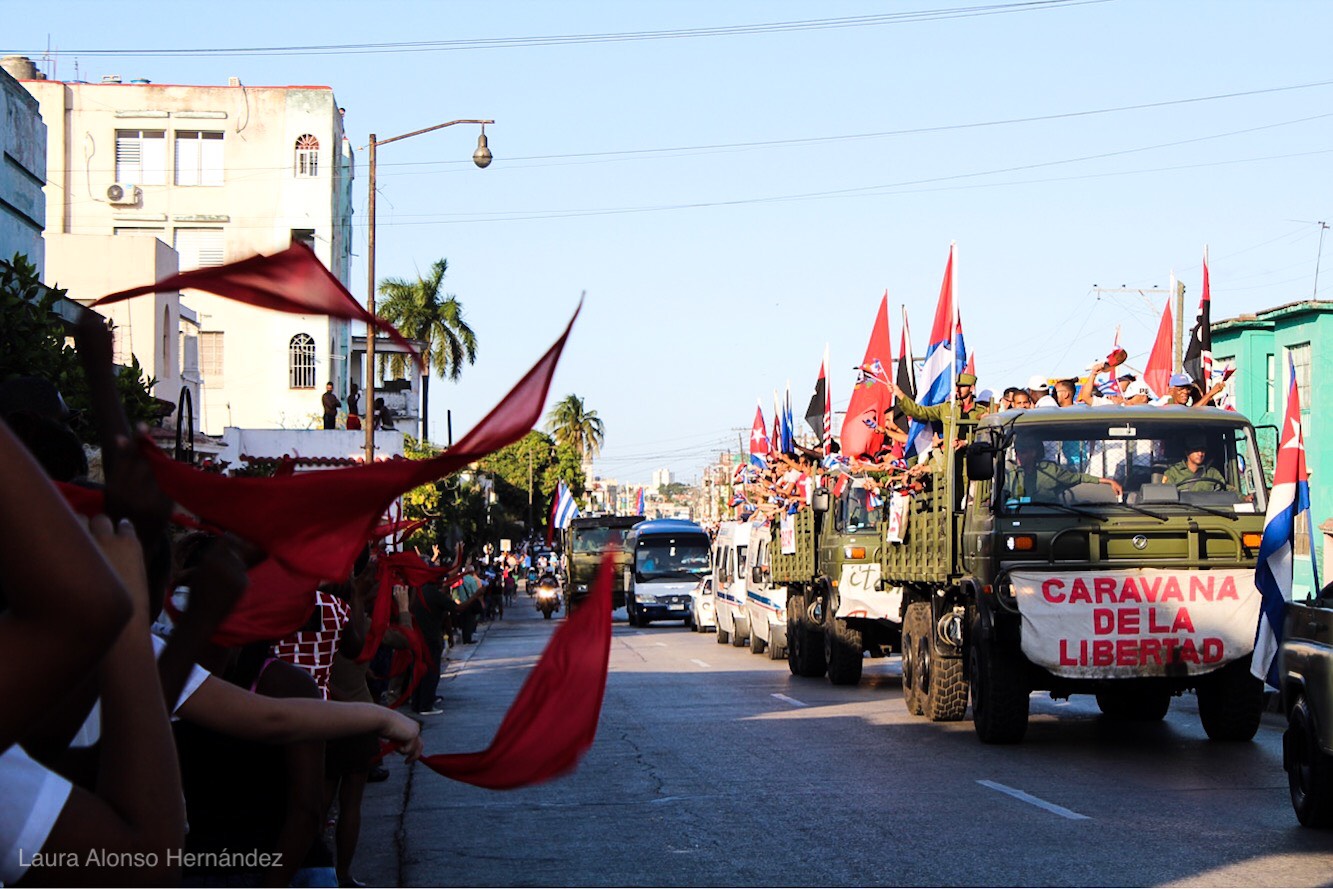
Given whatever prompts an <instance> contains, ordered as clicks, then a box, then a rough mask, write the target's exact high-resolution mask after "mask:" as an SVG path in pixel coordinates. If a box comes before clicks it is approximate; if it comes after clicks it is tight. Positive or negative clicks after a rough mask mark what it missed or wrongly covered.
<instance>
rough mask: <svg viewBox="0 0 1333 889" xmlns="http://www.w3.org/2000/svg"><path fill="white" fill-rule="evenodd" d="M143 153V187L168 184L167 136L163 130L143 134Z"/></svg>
mask: <svg viewBox="0 0 1333 889" xmlns="http://www.w3.org/2000/svg"><path fill="white" fill-rule="evenodd" d="M140 144H141V145H142V148H141V152H142V155H143V173H142V175H143V178H142V180H140V182H141V184H143V185H166V184H167V134H166V133H165V132H163V131H162V130H152V131H148V132H145V133H144V134H143V140H142V142H141V143H140Z"/></svg>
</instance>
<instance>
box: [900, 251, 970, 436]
mask: <svg viewBox="0 0 1333 889" xmlns="http://www.w3.org/2000/svg"><path fill="white" fill-rule="evenodd" d="M953 260H954V247H953V245H952V244H950V245H949V262H948V264H947V265H946V266H945V267H944V283H942V284H941V285H940V299H939V302H938V303H936V305H935V323H934V324H933V325H932V326H931V328H930V345H928V346H926V362H925V366H924V367H923V368H922V369H921V378H920V384H921V387H922V389H921V396H920V398H919V399H918V400H917V404H920V405H922V406H923V407H930V406H932V405H936V404H944V403H945V402H946V401H948V400H949V399H950V397H952V395H953V381H954V378H955V376H956V375H957V370H956V365H955V363H954V332H955V321H956V319H957V315H956V313H955V309H954V293H953ZM959 342H960V343H961V337H959ZM930 440H931V425H930V424H929V423H921V422H918V421H917V420H913V421H912V425H911V428H910V429H909V430H908V432H907V451H906V453H907V454H908V455H911V454H917V455H923V454H925V453H926V452H927V451H929V450H930Z"/></svg>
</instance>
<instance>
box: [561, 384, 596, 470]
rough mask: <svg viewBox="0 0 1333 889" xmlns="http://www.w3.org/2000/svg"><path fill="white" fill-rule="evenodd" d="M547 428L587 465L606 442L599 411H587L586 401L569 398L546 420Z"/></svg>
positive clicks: (576, 397)
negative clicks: (584, 404)
mask: <svg viewBox="0 0 1333 889" xmlns="http://www.w3.org/2000/svg"><path fill="white" fill-rule="evenodd" d="M546 428H547V429H548V430H550V432H551V434H552V435H553V436H555V440H556V443H557V444H561V445H570V446H572V447H573V448H574V450H575V451H577V452H578V455H579V457H580V458H581V459H582V460H583V462H584V463H586V462H588V461H589V460H591V459H592V458H593V457H596V456H597V455H598V454H599V453H601V450H602V443H603V442H604V441H606V430H605V428H604V427H603V425H602V421H601V419H599V418H598V416H597V411H590V410H587V409H585V408H584V406H583V399H582V398H579V397H578V396H577V395H574V394H570V395H566V396H565V397H564V398H563V399H562V400H561V401H560V402H559V403H557V404H556V406H555V407H554V408H552V409H551V413H550V414H549V415H548V416H547V418H546Z"/></svg>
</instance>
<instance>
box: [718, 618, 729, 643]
mask: <svg viewBox="0 0 1333 889" xmlns="http://www.w3.org/2000/svg"><path fill="white" fill-rule="evenodd" d="M730 641H731V634H730V633H728V632H727V631H726V630H724V629H722V621H720V620H719V621H718V622H717V644H718V645H726V644H727V643H728V642H730Z"/></svg>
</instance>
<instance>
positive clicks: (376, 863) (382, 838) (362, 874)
mask: <svg viewBox="0 0 1333 889" xmlns="http://www.w3.org/2000/svg"><path fill="white" fill-rule="evenodd" d="M502 623H503V622H502V621H492V622H490V623H482V624H478V625H477V631H476V633H475V635H474V639H475V640H476V641H475V642H474V643H473V644H472V645H462V644H459V645H455V646H454V647H453V648H446V649H445V662H444V665H443V670H442V672H441V674H440V675H441V679H440V690H439V694H440V695H441V696H442V697H443V698H444V705H443V709H444V713H442V714H440V715H439V716H421V717H418V716H417V715H416V714H415V713H413V712H412V711H411V709H410V708H404V709H403V713H404V714H406V715H408V716H411V717H412V718H414V719H416V720H417V721H418V722H420V723H421V724H422V728H421V737H422V740H423V741H424V742H425V748H426V753H439V752H441V751H440V750H439V749H438V748H439V742H438V739H439V737H440V736H441V735H442V734H443V733H442V731H441V728H442V727H443V725H444V721H445V720H447V719H450V718H451V717H456V716H457V710H456V708H455V707H452V706H451V703H450V695H449V691H450V687H451V686H452V684H453V680H454V679H455V678H456V677H457V676H458V673H459V672H460V671H461V670H462V669H463V668H465V667H466V666H467V664H468V662H469V661H470V660H472V658H473V657H474V656H476V653H477V651H478V650H479V649H480V648H481V646H482V644H483V643H484V642H485V641H486V636H487V635H488V634H489V633H490V631H491V629H492V628H493V627H495V626H497V625H499V624H502ZM384 766H385V768H387V769H388V770H389V778H388V780H387V781H381V782H379V783H378V784H368V785H366V795H365V798H364V800H363V801H362V803H361V841H360V843H359V844H358V845H357V849H356V858H355V860H354V861H353V864H352V876H354V877H356V878H357V879H358V880H360V881H361V882H363V883H365V884H366V885H367V886H401V885H403V880H404V878H405V877H404V874H403V870H404V868H403V864H404V857H405V856H404V851H405V850H404V832H403V822H404V816H405V814H406V812H407V807H408V804H409V802H410V801H411V798H412V788H413V783H414V782H416V781H422V780H425V781H445V780H446V779H444V778H441V777H439V776H438V775H436V774H434V773H433V772H431V771H430V770H429V769H426V768H424V767H421V766H417V765H412V766H404V765H403V760H402V757H400V756H397V755H395V754H389V755H388V756H386V757H385V758H384Z"/></svg>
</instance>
